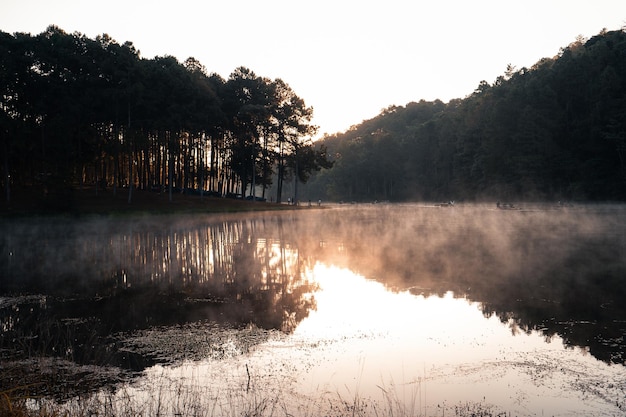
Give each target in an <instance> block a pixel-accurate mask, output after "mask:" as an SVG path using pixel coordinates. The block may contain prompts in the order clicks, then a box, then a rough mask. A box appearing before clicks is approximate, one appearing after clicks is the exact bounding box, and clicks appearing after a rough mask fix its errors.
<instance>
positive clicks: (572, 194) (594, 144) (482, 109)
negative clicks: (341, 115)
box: [305, 30, 626, 201]
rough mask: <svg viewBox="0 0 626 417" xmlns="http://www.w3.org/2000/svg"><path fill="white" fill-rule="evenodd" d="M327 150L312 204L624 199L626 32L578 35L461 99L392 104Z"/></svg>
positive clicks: (328, 141) (326, 141) (309, 193)
mask: <svg viewBox="0 0 626 417" xmlns="http://www.w3.org/2000/svg"><path fill="white" fill-rule="evenodd" d="M468 65H471V63H468ZM321 144H323V145H324V146H325V147H326V148H327V150H328V154H329V156H330V157H331V160H332V161H333V162H334V166H333V168H332V169H331V170H322V171H320V172H319V173H316V174H314V176H313V178H311V181H309V183H308V184H307V185H306V190H305V193H306V196H305V198H313V199H317V198H325V199H330V200H336V201H342V200H343V201H375V200H378V201H384V200H390V201H406V200H426V201H449V200H472V201H481V200H484V201H489V200H491V201H495V200H496V199H497V200H504V201H506V200H513V199H526V200H546V201H557V200H561V201H572V200H586V201H590V200H591V201H600V200H601V201H623V200H624V199H626V165H625V164H626V33H625V32H624V31H623V30H619V31H610V32H609V31H606V30H603V31H602V32H600V33H599V34H598V35H596V36H594V37H592V38H590V39H588V40H585V39H584V38H582V37H578V38H577V39H576V41H575V42H573V43H571V44H570V45H568V46H567V47H563V48H561V50H560V51H559V53H558V55H557V56H555V57H553V58H544V59H542V60H540V61H539V62H537V63H536V64H535V65H533V66H532V67H531V68H520V69H517V68H515V67H513V66H512V65H510V64H509V65H508V66H507V68H506V71H505V72H504V74H503V75H502V76H500V77H498V78H497V79H496V80H495V81H494V82H493V83H489V82H487V81H482V82H480V83H479V85H478V87H477V88H476V90H475V91H474V92H472V93H471V94H469V95H468V96H466V97H465V98H463V99H455V100H451V101H450V102H448V103H443V102H441V101H439V100H436V101H433V102H427V101H423V100H422V101H419V102H412V103H408V104H407V105H405V106H390V107H388V108H386V109H384V110H383V111H382V112H381V113H380V114H379V115H378V116H377V117H375V118H373V119H370V120H365V121H363V122H362V123H361V124H359V125H356V126H352V127H351V128H350V129H348V130H347V131H346V132H344V133H340V134H335V135H330V136H326V137H324V138H323V140H321Z"/></svg>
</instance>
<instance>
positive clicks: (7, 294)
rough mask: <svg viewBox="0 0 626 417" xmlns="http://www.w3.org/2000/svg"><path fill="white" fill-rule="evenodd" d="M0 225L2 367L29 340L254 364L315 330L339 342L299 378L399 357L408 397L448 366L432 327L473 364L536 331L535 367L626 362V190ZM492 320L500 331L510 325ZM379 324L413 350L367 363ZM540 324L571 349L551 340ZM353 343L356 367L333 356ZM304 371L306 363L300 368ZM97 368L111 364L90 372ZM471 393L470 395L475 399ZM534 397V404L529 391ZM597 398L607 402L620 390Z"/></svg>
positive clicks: (89, 353) (532, 345)
mask: <svg viewBox="0 0 626 417" xmlns="http://www.w3.org/2000/svg"><path fill="white" fill-rule="evenodd" d="M1 227H2V230H3V234H2V237H0V275H1V277H2V278H1V280H0V328H1V329H2V333H1V334H2V336H1V339H0V349H2V350H1V351H2V356H1V357H0V359H1V361H2V366H3V367H4V368H5V369H13V368H12V367H13V366H14V365H15V363H17V362H19V361H24V360H25V359H30V358H34V357H35V358H42V357H56V358H62V359H63V360H67V361H70V362H72V363H75V364H78V365H90V366H91V365H98V366H114V367H118V368H119V369H122V370H127V371H129V372H137V371H144V372H148V373H149V372H150V370H151V369H154V368H153V367H154V366H155V365H156V364H162V365H167V366H173V367H176V366H179V365H180V363H181V361H192V363H196V362H197V363H198V364H202V365H197V366H205V367H207V366H208V367H212V366H215V365H211V364H213V363H214V362H211V361H218V362H219V363H221V364H222V365H220V366H223V364H224V363H230V362H228V361H229V360H235V361H244V362H245V363H249V364H250V366H251V368H253V369H255V370H259V371H258V372H259V378H260V377H261V376H262V374H263V371H262V369H264V368H263V366H267V367H268V368H267V369H269V368H271V366H270V365H267V364H266V365H263V366H261V363H264V362H263V361H267V360H269V359H268V357H274V356H275V355H276V354H277V352H276V351H275V350H272V349H271V348H269V347H268V346H272V345H273V343H276V340H279V341H280V340H285V339H284V338H287V339H288V340H290V342H286V343H287V344H291V345H293V344H294V343H296V342H297V344H298V346H304V345H306V346H309V344H310V346H313V345H315V346H321V345H323V343H322V341H325V342H324V343H327V344H329V345H332V346H335V347H336V349H335V350H333V349H331V350H330V351H328V350H324V349H321V348H316V349H313V348H311V349H313V350H312V351H313V353H311V352H310V351H309V352H308V357H309V358H314V357H316V356H315V355H316V354H320V355H321V354H324V355H333V357H334V358H335V361H334V362H332V363H333V369H332V370H330V369H329V370H328V372H327V371H324V370H323V369H324V367H323V366H322V365H321V364H320V363H318V362H315V361H313V362H312V363H309V365H308V367H309V368H307V369H308V370H302V369H300V370H299V371H298V373H297V375H299V376H300V377H301V378H302V379H303V380H306V381H309V384H314V383H315V384H321V385H323V384H326V383H330V381H328V380H327V381H324V380H320V379H324V378H327V379H331V380H333V381H334V382H332V383H333V384H335V385H337V384H338V385H341V384H342V382H341V381H336V380H335V379H336V376H333V375H336V374H342V375H344V377H345V378H347V379H350V378H351V377H352V378H358V377H359V375H358V374H359V373H362V376H361V378H362V379H363V380H362V381H360V386H361V391H362V392H363V393H366V392H367V393H371V392H373V391H372V390H371V389H370V388H366V387H365V386H366V385H369V386H370V387H371V386H374V387H376V386H377V384H378V385H380V384H381V381H380V380H372V379H375V378H376V376H377V378H378V379H380V376H381V374H382V373H386V371H387V370H389V369H397V372H396V373H395V375H398V372H404V371H406V372H407V375H406V378H407V380H409V379H410V380H412V381H413V382H414V383H413V386H414V387H416V386H418V385H419V387H420V388H419V391H420V392H419V399H420V404H421V406H423V408H422V411H423V410H425V409H426V404H427V399H426V398H422V394H424V393H423V392H422V387H425V384H426V382H425V381H426V380H427V378H429V379H428V381H429V382H428V384H429V387H430V389H431V390H432V398H433V400H432V401H434V398H436V394H435V391H436V389H435V387H436V386H438V385H437V384H439V383H438V382H436V381H438V380H437V378H435V375H438V374H442V373H444V374H445V371H444V370H445V368H446V366H445V363H448V362H446V360H448V359H447V358H446V354H444V355H443V357H441V358H439V359H436V360H435V357H437V355H438V354H439V353H441V349H440V347H439V345H436V344H433V343H431V342H432V341H433V340H435V341H438V342H439V343H442V341H443V343H445V344H446V345H447V346H452V345H454V346H457V347H458V350H454V349H453V350H444V351H443V352H447V355H448V356H457V358H456V359H455V361H461V363H465V364H466V365H467V363H470V364H473V365H472V366H475V365H476V362H475V361H476V360H478V359H476V358H478V357H480V358H482V359H481V361H484V360H488V362H487V363H488V364H489V365H486V364H485V363H484V362H480V363H482V366H485V369H486V370H485V372H486V373H485V377H487V375H488V371H487V370H488V369H492V370H495V369H497V370H498V372H501V370H502V369H507V371H506V372H510V371H511V369H514V368H515V367H511V366H509V367H508V368H505V367H504V365H502V364H503V363H504V362H503V359H502V357H503V356H505V355H503V354H502V353H498V352H492V351H491V350H490V349H489V348H488V346H489V345H492V346H493V345H497V346H499V347H500V349H501V350H502V351H510V352H511V354H510V355H509V357H508V358H507V359H506V360H507V361H511V356H515V355H517V357H518V359H516V361H514V362H513V363H516V364H519V363H523V362H524V360H527V361H528V360H529V359H528V358H522V356H523V355H526V354H527V351H531V350H535V351H536V350H538V349H539V350H540V349H543V348H542V346H544V345H545V346H550V348H549V349H550V352H551V353H550V354H549V356H545V355H544V354H543V353H542V354H535V356H532V358H533V359H531V360H530V361H531V362H532V361H533V360H534V361H535V362H533V363H534V364H535V365H534V366H536V367H539V365H537V361H540V359H541V360H544V361H545V360H546V358H547V357H549V358H552V355H554V357H555V358H559V357H560V358H562V360H563V361H564V363H568V362H567V361H570V362H569V363H574V362H571V361H577V360H578V359H575V358H574V357H572V356H568V355H570V354H571V353H572V352H588V354H587V356H584V355H583V356H584V357H586V358H589V355H591V356H590V357H591V358H594V361H597V364H598V365H597V369H596V368H594V366H596V365H589V362H585V365H584V366H585V369H586V370H587V372H588V374H590V375H592V376H593V375H597V374H595V373H594V372H600V370H601V372H602V373H604V372H606V369H605V367H606V366H607V365H611V366H612V367H613V368H607V369H613V371H615V372H617V375H622V376H623V375H624V374H625V373H624V365H625V360H626V342H625V341H624V337H623V335H624V334H625V333H626V305H624V303H623V300H624V299H626V285H624V280H625V279H626V208H625V207H624V206H619V205H593V206H568V207H563V206H547V205H525V206H522V209H521V210H499V209H497V208H496V207H495V205H456V206H454V207H436V206H426V205H417V204H407V205H349V206H336V207H332V208H327V209H323V210H318V209H312V210H299V211H294V212H280V213H277V212H268V213H260V214H259V213H256V214H238V215H225V216H215V215H210V216H209V215H207V216H202V215H195V216H191V215H184V216H152V217H136V218H125V219H109V218H93V219H78V220H71V219H67V218H56V219H28V220H26V221H14V220H12V221H10V222H7V221H5V222H3V223H2V224H1ZM341 284H345V285H343V286H342V285H341ZM372 285H374V286H373V287H372ZM333 294H334V296H333ZM359 300H360V301H362V303H361V304H355V303H356V302H357V301H359ZM436 300H441V301H439V302H437V301H436ZM399 306H404V307H402V308H399ZM351 312H353V314H352V313H351ZM472 312H477V313H478V316H474V313H472ZM479 316H482V318H480V317H479ZM428 317H431V318H432V319H428ZM435 317H437V318H445V320H439V319H437V320H435V319H434V318H435ZM463 317H467V318H469V317H475V319H472V321H471V322H468V323H467V324H465V328H467V329H473V331H472V332H470V334H463V331H462V330H461V329H462V328H463V327H462V326H461V327H458V326H457V324H458V323H459V322H463V320H464V319H463ZM429 320H430V321H432V323H431V324H432V325H429V324H428V322H429ZM339 323H343V324H341V325H340V324H339ZM417 323H419V326H418V325H417ZM435 323H436V324H435ZM480 323H483V324H480ZM480 326H484V327H480ZM349 329H351V330H349ZM355 329H358V331H356V330H355ZM498 329H504V330H506V331H505V332H504V333H502V334H504V335H509V336H507V338H506V340H507V341H506V342H504V341H502V340H504V339H502V337H504V336H502V335H501V330H498ZM355 331H356V333H350V332H355ZM495 333H497V334H498V336H497V338H496V336H493V337H494V339H493V340H492V339H490V338H491V337H492V336H488V335H491V334H495ZM409 335H412V336H411V337H409ZM174 339H178V340H180V341H182V342H180V343H177V344H174V343H172V342H171V340H174ZM341 340H344V341H345V340H349V341H350V343H345V342H341ZM385 340H393V341H394V343H396V344H397V345H398V346H400V347H399V348H398V349H401V350H400V351H401V352H403V353H402V355H401V356H402V357H403V360H404V361H407V360H408V359H407V358H409V357H410V356H411V355H415V357H416V358H417V357H419V359H418V360H417V361H415V363H417V365H415V363H414V364H413V365H411V366H412V367H411V366H408V365H407V364H406V363H404V364H402V363H392V362H388V363H386V364H385V365H384V370H385V371H384V372H383V371H381V370H380V369H370V366H371V365H370V363H371V361H372V360H373V359H372V358H377V357H378V356H377V354H376V353H375V352H376V351H377V349H383V350H384V349H388V347H384V348H381V343H384V341H385ZM166 341H167V342H166ZM272 341H274V342H272ZM429 341H431V342H429ZM536 341H539V342H536ZM551 341H558V342H559V343H557V345H558V346H561V345H563V346H565V347H568V348H569V349H567V351H568V352H570V353H568V355H566V356H562V355H563V354H562V353H561V354H559V353H558V352H561V351H560V350H559V351H558V352H557V351H555V350H554V349H555V348H554V344H553V343H552V344H550V343H549V342H551ZM536 343H539V344H536ZM268 349H269V350H268ZM307 349H308V348H307ZM394 349H396V348H394ZM448 349H451V348H448ZM455 349H456V348H455ZM559 349H563V348H562V347H559ZM340 350H341V351H343V352H344V354H340V353H338V351H340ZM287 351H288V349H285V348H284V347H283V348H281V349H280V350H279V352H287ZM438 351H439V353H437V352H438ZM263 352H271V353H268V357H265V356H263ZM290 352H291V353H285V354H284V361H296V360H297V361H299V362H300V363H303V360H302V358H299V356H298V355H299V354H300V353H298V349H291V351H290ZM315 352H318V353H315ZM345 352H352V353H349V354H346V353H345ZM359 352H361V353H359ZM363 352H365V353H363ZM555 352H557V353H555ZM562 352H565V350H562ZM576 354H579V353H576ZM255 355H256V356H255ZM359 355H362V357H361V358H360V359H359ZM463 355H466V357H465V359H461V358H459V357H458V356H463ZM542 355H543V356H542ZM559 355H561V356H559ZM355 356H357V358H356V360H357V361H359V360H361V361H362V362H363V363H367V366H366V365H363V366H362V368H361V370H359V368H358V367H357V368H354V367H353V366H352V365H354V363H352V365H350V366H347V365H346V363H348V362H350V358H352V360H355ZM254 357H256V358H257V359H256V360H257V362H254V360H255V359H253V358H254ZM229 358H230V359H229ZM233 358H234V359H233ZM237 358H240V359H237ZM295 358H299V359H295ZM207 360H208V361H209V362H206V361H207ZM449 360H451V359H449ZM585 360H586V359H585ZM427 363H428V364H430V365H431V367H430V368H429V369H428V371H426V369H425V366H426V365H425V364H427ZM452 363H455V362H454V361H452ZM230 366H231V368H229V369H241V366H242V365H241V362H237V363H236V364H232V363H230ZM455 366H456V365H455ZM490 366H492V367H494V368H490ZM577 366H581V365H580V364H577V363H576V364H574V365H571V366H570V368H575V367H577ZM15 367H16V366H15ZM566 368H567V366H565V365H564V369H566ZM310 369H315V371H314V372H313V371H310ZM341 369H344V371H340V370H341ZM409 369H410V370H411V371H410V373H412V375H409V374H408V373H409ZM537 369H539V368H537ZM542 369H543V368H542ZM207 372H208V371H207ZM342 372H343V373H342ZM350 372H355V373H356V374H357V375H352V376H350V375H348V374H349V373H350ZM390 372H391V371H390ZM451 372H452V371H451ZM476 372H478V371H476ZM452 373H454V372H452ZM313 374H315V375H318V376H319V378H320V379H318V380H316V382H311V381H312V380H311V379H310V378H313V377H312V376H311V375H313ZM478 374H479V375H480V372H478ZM294 375H295V374H290V378H295V376H294ZM303 375H306V376H303ZM467 375H468V374H465V375H460V376H458V377H459V378H463V377H464V378H467ZM472 375H474V374H472ZM602 375H603V376H602V378H606V375H605V374H602ZM449 377H450V376H447V378H449ZM416 378H417V379H416ZM420 378H421V379H420ZM611 378H613V379H615V375H612V376H611ZM617 379H618V380H615V381H613V382H612V384H614V385H613V388H611V390H609V389H608V388H607V390H608V391H606V392H604V391H603V394H602V395H603V396H605V397H609V396H611V395H614V394H615V392H614V391H615V390H621V391H619V392H622V393H623V392H625V391H624V389H626V378H624V377H622V378H621V379H620V378H617ZM418 380H419V381H422V382H420V384H417V383H416V382H415V381H418ZM507 381H508V382H509V383H511V384H515V383H516V382H515V378H513V379H512V380H510V381H509V380H507ZM405 382H406V381H405ZM6 383H7V381H6V380H3V381H2V384H3V386H4V384H6ZM105 383H110V380H108V379H107V380H106V381H100V382H99V383H96V384H95V385H96V386H97V385H99V384H100V385H102V384H105ZM212 383H214V382H212ZM550 383H552V382H550ZM416 384H417V385H416ZM344 385H345V384H344ZM316 386H317V385H316ZM464 386H465V385H464ZM483 388H485V389H486V390H489V389H490V388H489V387H486V386H484V387H483ZM376 389H377V388H375V389H374V391H376ZM441 389H442V390H443V391H442V392H443V393H445V392H446V388H445V387H444V388H441ZM466 389H467V386H466ZM554 389H555V390H557V391H558V390H559V389H560V388H559V387H557V388H554ZM424 391H425V388H424ZM574 391H576V390H574ZM609 391H610V392H609ZM447 392H448V393H449V394H450V397H449V398H448V402H450V401H453V400H454V399H455V398H458V399H460V398H463V399H464V400H468V401H469V400H472V397H471V396H470V397H468V395H467V394H464V395H463V396H459V395H460V394H458V393H456V391H455V390H453V389H450V388H449V387H448V390H447ZM468 392H469V391H468ZM443 393H442V394H441V395H440V399H441V400H442V401H443V400H445V399H446V398H445V395H444V394H443ZM474 394H475V396H477V397H476V398H475V399H474V400H475V401H479V399H480V398H482V397H480V393H478V392H476V393H474ZM483 395H484V394H483ZM622 397H623V396H622ZM494 401H495V400H494ZM535 401H538V402H539V403H540V405H541V401H542V399H538V400H535ZM601 401H605V402H606V403H607V404H609V402H612V404H613V406H618V405H622V404H623V402H624V398H621V399H620V398H611V399H610V400H609V399H604V398H602V399H601ZM620 401H621V402H620ZM496 402H497V401H496ZM501 404H505V405H506V404H508V403H506V402H504V403H501ZM615 404H617V405H615ZM431 405H432V404H431ZM508 406H511V405H510V404H508ZM537 407H539V406H537ZM554 407H555V408H554V409H555V410H557V411H558V410H559V408H558V407H561V405H554ZM540 408H541V407H540ZM546 408H548V407H546ZM418 414H419V413H418ZM425 414H427V413H425Z"/></svg>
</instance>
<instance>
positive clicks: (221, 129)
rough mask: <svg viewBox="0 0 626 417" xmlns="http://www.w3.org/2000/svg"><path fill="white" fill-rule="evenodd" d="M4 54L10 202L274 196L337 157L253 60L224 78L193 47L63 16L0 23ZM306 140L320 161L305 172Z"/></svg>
mask: <svg viewBox="0 0 626 417" xmlns="http://www.w3.org/2000/svg"><path fill="white" fill-rule="evenodd" d="M0 57H2V58H1V59H0V90H1V91H0V143H1V147H0V153H1V155H2V157H1V159H0V166H2V186H3V188H4V190H5V195H6V199H7V200H10V198H11V191H12V190H15V189H20V188H25V187H30V188H36V189H39V190H41V192H42V193H43V195H44V196H46V198H47V197H50V198H51V199H52V198H53V197H54V196H59V197H60V198H59V199H58V200H59V201H63V200H64V199H65V198H66V197H67V196H66V195H65V194H67V193H68V192H69V191H68V190H71V189H73V188H76V187H83V186H88V185H89V186H95V187H96V191H97V190H98V189H102V188H104V187H107V188H112V189H113V191H114V192H115V191H116V190H118V189H119V188H120V187H124V188H127V189H128V193H129V202H130V201H131V199H132V190H133V188H140V189H159V190H162V191H165V190H168V191H169V192H170V193H172V192H178V191H186V192H194V193H201V194H204V193H205V192H206V193H211V194H215V195H220V196H226V195H230V196H240V197H241V196H245V195H246V194H247V193H249V194H255V193H256V192H257V190H261V191H260V192H261V194H262V196H263V197H265V191H266V189H267V188H268V187H269V185H270V184H271V183H272V181H273V180H275V179H276V178H278V181H282V179H283V178H284V177H288V176H290V175H294V174H297V176H298V178H300V179H301V180H306V179H307V178H308V174H309V172H310V171H312V170H318V169H320V168H321V167H322V166H328V161H326V160H325V159H324V158H322V159H324V161H321V162H320V159H319V157H320V156H321V155H324V151H323V149H315V147H314V144H313V143H312V141H311V136H312V135H313V134H314V133H315V131H316V127H315V126H314V125H312V123H311V120H312V116H313V109H312V108H311V107H308V106H306V104H305V102H304V100H302V99H301V98H299V97H298V96H297V95H296V93H295V92H294V91H293V90H292V89H291V87H290V86H289V85H288V84H287V83H285V82H284V81H282V80H280V79H277V80H271V79H268V78H265V77H260V76H257V75H256V74H255V73H254V72H253V71H252V70H250V69H248V68H244V67H241V68H237V69H235V70H234V71H233V72H232V74H231V75H230V77H229V78H228V79H227V80H224V79H223V78H222V77H220V76H219V75H217V74H209V73H207V70H206V68H205V67H204V66H203V65H202V64H201V63H200V62H198V61H197V60H196V59H194V58H192V57H190V58H188V59H187V60H186V61H185V62H184V63H180V62H179V61H178V60H177V59H176V58H174V57H172V56H162V57H155V58H153V59H143V58H141V57H140V54H139V52H138V51H137V49H135V47H134V46H133V44H132V43H130V42H126V43H124V44H119V43H117V42H116V41H115V40H113V39H111V37H110V36H108V35H106V34H104V35H101V36H98V37H96V38H95V39H90V38H88V37H86V36H85V35H82V34H80V33H73V34H69V33H66V32H64V31H63V30H62V29H60V28H58V27H56V26H50V27H48V28H47V29H46V30H45V31H44V32H43V33H41V34H39V35H36V36H31V35H30V34H23V33H15V34H8V33H4V32H0ZM301 149H307V152H308V153H309V154H311V155H312V156H311V157H310V158H312V159H311V160H312V161H313V162H312V163H309V164H300V165H299V166H300V168H298V169H300V172H296V171H295V170H296V169H297V168H296V167H298V164H297V163H296V159H297V158H301V157H302V155H303V152H302V150H301ZM316 158H317V159H316ZM320 164H321V165H320ZM276 174H278V175H276ZM170 195H171V194H170ZM277 201H280V193H278V195H277Z"/></svg>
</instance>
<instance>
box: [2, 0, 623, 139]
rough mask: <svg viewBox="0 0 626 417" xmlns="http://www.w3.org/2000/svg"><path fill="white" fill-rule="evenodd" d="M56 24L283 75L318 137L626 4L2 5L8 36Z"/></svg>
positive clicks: (474, 0)
mask: <svg viewBox="0 0 626 417" xmlns="http://www.w3.org/2000/svg"><path fill="white" fill-rule="evenodd" d="M51 24H55V25H57V26H59V27H60V28H61V29H63V30H64V31H66V32H68V33H72V32H81V33H83V34H85V35H87V36H88V37H90V38H95V37H96V36H97V35H100V34H103V33H108V34H109V35H110V36H111V37H112V38H113V39H115V40H116V41H117V42H118V43H120V44H121V43H124V42H126V41H131V42H132V43H133V44H134V45H135V48H137V49H138V50H139V51H140V52H141V56H142V57H143V58H153V57H154V56H155V55H160V56H162V55H172V56H175V57H176V58H178V60H179V61H181V62H183V61H184V60H185V59H187V58H188V57H190V56H193V57H194V58H196V59H197V60H199V61H200V62H201V63H202V64H203V65H204V66H205V67H206V68H207V70H208V72H210V73H211V72H215V73H218V74H220V75H221V76H222V77H224V78H225V79H227V78H228V76H229V75H230V73H231V72H232V71H233V70H234V69H235V68H237V67H239V66H245V67H248V68H250V69H251V70H252V71H254V72H255V73H256V74H257V75H259V76H264V77H269V78H272V79H275V78H281V79H283V80H284V81H285V82H287V83H288V84H289V85H290V86H291V87H292V89H293V90H294V91H295V92H296V94H297V95H298V96H300V97H301V98H303V99H304V100H305V102H306V104H307V105H309V106H313V108H314V114H315V117H314V120H313V122H314V123H315V124H316V125H318V126H320V132H319V133H320V135H321V134H323V133H325V132H326V133H336V132H341V131H345V130H346V129H348V128H349V127H350V126H352V125H355V124H358V123H360V122H361V121H363V120H365V119H370V118H372V117H375V116H376V115H377V114H379V113H380V111H381V110H382V109H383V108H386V107H388V106H390V105H401V106H403V105H405V104H407V103H409V102H411V101H419V100H421V99H425V100H435V99H441V100H442V101H444V102H447V101H449V100H450V99H453V98H463V97H465V96H467V95H468V94H471V93H472V91H474V89H475V88H476V87H477V86H478V84H479V83H480V81H481V80H486V81H488V82H489V83H492V82H493V81H494V80H495V79H496V78H497V77H498V76H500V75H503V74H504V71H505V69H506V66H507V64H509V63H510V64H513V65H514V66H516V67H517V68H518V69H519V68H521V67H531V66H532V65H533V64H535V63H536V62H537V61H538V60H539V59H541V58H543V57H553V56H555V55H556V54H557V53H558V52H559V48H561V47H564V46H567V45H568V44H569V43H571V42H573V41H575V40H576V37H577V36H578V35H582V36H584V37H585V38H589V37H591V36H594V35H596V34H598V33H599V32H600V31H601V30H602V29H603V28H607V29H608V30H617V29H620V28H622V27H624V26H626V0H590V1H583V0H516V1H507V0H431V1H423V0H413V1H408V0H376V1H372V0H357V1H352V0H330V1H329V0H315V1H311V0H309V1H307V2H304V1H298V0H265V1H263V0H236V1H233V0H207V1H194V0H169V1H161V0H150V1H145V0H124V1H121V0H109V1H99V2H96V1H84V0H82V1H81V0H54V1H51V0H1V3H0V30H2V31H4V32H8V33H14V32H25V33H31V34H32V35H37V34H39V33H41V32H43V31H44V30H45V29H46V27H48V26H49V25H51Z"/></svg>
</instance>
